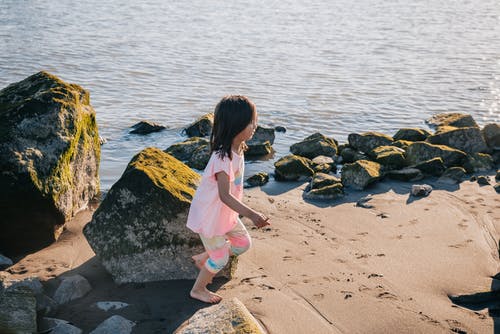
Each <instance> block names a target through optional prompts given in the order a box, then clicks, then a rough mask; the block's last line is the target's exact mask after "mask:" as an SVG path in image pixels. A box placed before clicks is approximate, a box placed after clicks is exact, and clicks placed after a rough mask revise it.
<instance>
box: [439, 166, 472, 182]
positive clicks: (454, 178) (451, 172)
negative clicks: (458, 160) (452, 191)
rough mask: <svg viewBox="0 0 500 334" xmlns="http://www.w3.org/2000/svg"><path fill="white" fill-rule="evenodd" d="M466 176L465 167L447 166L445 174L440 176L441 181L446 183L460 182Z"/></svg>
mask: <svg viewBox="0 0 500 334" xmlns="http://www.w3.org/2000/svg"><path fill="white" fill-rule="evenodd" d="M465 177H466V171H465V169H464V168H463V167H450V168H447V169H446V170H445V171H444V173H443V175H441V177H440V178H439V181H440V182H444V183H451V184H454V183H460V182H461V181H462V180H463V179H465Z"/></svg>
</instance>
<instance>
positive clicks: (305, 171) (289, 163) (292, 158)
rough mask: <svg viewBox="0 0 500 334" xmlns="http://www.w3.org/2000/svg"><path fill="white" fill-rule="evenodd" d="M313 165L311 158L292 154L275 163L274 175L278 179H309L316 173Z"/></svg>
mask: <svg viewBox="0 0 500 334" xmlns="http://www.w3.org/2000/svg"><path fill="white" fill-rule="evenodd" d="M311 165H312V161H311V160H309V159H307V158H304V157H300V156H298V155H293V154H290V155H287V156H285V157H283V158H281V159H279V160H278V161H276V162H275V163H274V177H275V179H276V180H277V181H296V180H304V179H308V178H309V177H311V176H313V174H314V170H313V169H312V168H311Z"/></svg>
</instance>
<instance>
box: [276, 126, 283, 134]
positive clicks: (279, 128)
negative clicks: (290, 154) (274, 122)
mask: <svg viewBox="0 0 500 334" xmlns="http://www.w3.org/2000/svg"><path fill="white" fill-rule="evenodd" d="M274 131H276V132H283V133H285V132H286V128H285V127H284V126H276V127H275V128H274Z"/></svg>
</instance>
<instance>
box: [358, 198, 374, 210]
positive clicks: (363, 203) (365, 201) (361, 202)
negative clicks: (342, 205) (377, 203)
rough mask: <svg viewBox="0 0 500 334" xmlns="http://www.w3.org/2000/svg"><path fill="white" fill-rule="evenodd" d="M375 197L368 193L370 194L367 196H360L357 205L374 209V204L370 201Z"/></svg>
mask: <svg viewBox="0 0 500 334" xmlns="http://www.w3.org/2000/svg"><path fill="white" fill-rule="evenodd" d="M372 199H373V197H372V196H370V195H368V196H365V197H362V198H360V199H359V200H358V201H357V202H356V206H357V207H361V208H365V209H372V208H373V205H371V204H369V203H368V202H369V201H371V200H372Z"/></svg>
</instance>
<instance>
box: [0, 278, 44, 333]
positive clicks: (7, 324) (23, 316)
mask: <svg viewBox="0 0 500 334" xmlns="http://www.w3.org/2000/svg"><path fill="white" fill-rule="evenodd" d="M0 333H37V323H36V299H35V296H34V295H33V292H32V291H31V290H30V289H29V288H27V287H24V286H23V287H19V288H15V289H7V290H5V291H0Z"/></svg>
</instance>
